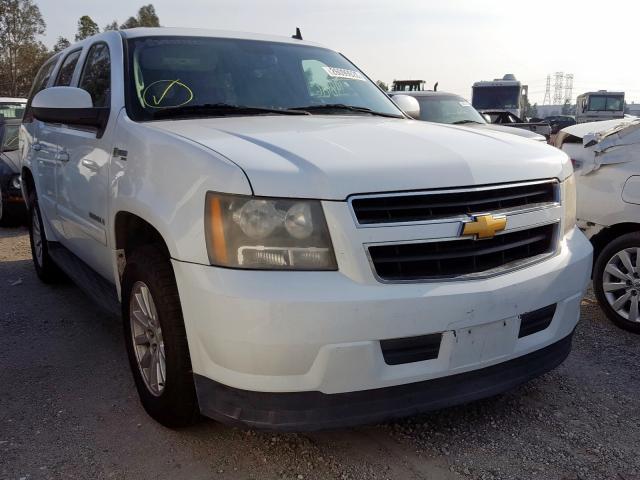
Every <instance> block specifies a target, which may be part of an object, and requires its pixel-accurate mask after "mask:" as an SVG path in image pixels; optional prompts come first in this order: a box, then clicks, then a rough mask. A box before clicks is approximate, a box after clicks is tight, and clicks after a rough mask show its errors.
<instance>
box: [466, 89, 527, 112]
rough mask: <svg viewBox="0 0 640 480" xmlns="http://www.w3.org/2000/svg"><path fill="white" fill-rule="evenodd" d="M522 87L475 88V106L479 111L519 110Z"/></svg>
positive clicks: (473, 100)
mask: <svg viewBox="0 0 640 480" xmlns="http://www.w3.org/2000/svg"><path fill="white" fill-rule="evenodd" d="M519 100H520V87H518V86H513V87H473V99H472V102H473V106H474V107H475V108H477V109H478V110H484V109H490V108H498V109H508V108H519V105H518V103H519Z"/></svg>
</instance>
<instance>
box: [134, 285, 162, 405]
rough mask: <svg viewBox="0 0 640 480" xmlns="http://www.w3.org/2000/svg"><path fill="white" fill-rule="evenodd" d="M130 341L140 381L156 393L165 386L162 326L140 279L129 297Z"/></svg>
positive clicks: (145, 286) (151, 299)
mask: <svg viewBox="0 0 640 480" xmlns="http://www.w3.org/2000/svg"><path fill="white" fill-rule="evenodd" d="M129 319H130V321H129V323H130V324H131V341H132V342H133V349H134V351H135V354H136V360H137V363H138V368H139V369H140V373H141V374H142V378H143V380H144V383H145V385H146V387H147V389H148V390H149V392H151V394H152V395H155V396H156V397H158V396H160V395H161V394H162V392H163V390H164V387H165V381H166V376H167V367H166V358H165V352H164V341H163V339H162V328H160V321H159V320H158V313H157V311H156V306H155V303H154V301H153V297H152V296H151V292H150V291H149V287H147V285H146V284H145V283H144V282H140V281H138V282H136V283H134V284H133V288H132V289H131V296H130V299H129Z"/></svg>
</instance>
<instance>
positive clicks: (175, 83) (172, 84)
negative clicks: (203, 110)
mask: <svg viewBox="0 0 640 480" xmlns="http://www.w3.org/2000/svg"><path fill="white" fill-rule="evenodd" d="M163 83H168V85H167V86H166V87H165V88H164V90H163V91H162V95H160V97H159V98H158V97H156V96H155V95H151V102H149V101H148V96H149V94H151V91H150V90H151V89H152V87H154V86H156V87H159V86H161V85H159V84H163ZM177 87H179V88H182V89H184V90H185V91H186V97H187V98H186V100H184V101H182V102H177V103H176V104H175V105H161V104H162V103H164V102H165V100H166V97H167V95H168V94H169V92H170V91H171V89H172V88H174V89H175V88H177ZM154 90H157V88H154ZM178 97H180V95H178ZM191 100H193V91H192V90H191V89H190V88H189V87H188V86H187V85H185V84H184V83H182V82H181V81H180V80H179V79H176V80H157V81H155V82H153V83H152V84H151V85H149V86H147V88H145V89H144V91H143V92H142V101H143V104H144V106H145V107H149V108H175V107H181V106H182V105H186V104H187V103H189V102H191Z"/></svg>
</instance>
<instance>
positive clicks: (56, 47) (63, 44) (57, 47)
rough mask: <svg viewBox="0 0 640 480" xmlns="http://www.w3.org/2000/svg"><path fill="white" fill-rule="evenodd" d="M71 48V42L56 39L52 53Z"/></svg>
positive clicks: (60, 38) (61, 38)
mask: <svg viewBox="0 0 640 480" xmlns="http://www.w3.org/2000/svg"><path fill="white" fill-rule="evenodd" d="M70 46H71V42H70V41H69V40H67V39H66V38H64V37H58V40H57V41H56V44H55V45H54V46H53V52H54V53H58V52H61V51H62V50H64V49H65V48H67V47H70Z"/></svg>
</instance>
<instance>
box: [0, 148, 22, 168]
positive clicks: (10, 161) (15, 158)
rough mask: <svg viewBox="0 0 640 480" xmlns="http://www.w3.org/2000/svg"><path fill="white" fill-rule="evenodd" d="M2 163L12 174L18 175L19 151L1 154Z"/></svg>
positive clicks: (0, 160)
mask: <svg viewBox="0 0 640 480" xmlns="http://www.w3.org/2000/svg"><path fill="white" fill-rule="evenodd" d="M0 162H3V163H4V164H5V165H7V167H9V169H11V171H12V172H14V173H18V172H19V171H20V157H19V151H18V150H11V151H9V152H0Z"/></svg>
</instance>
